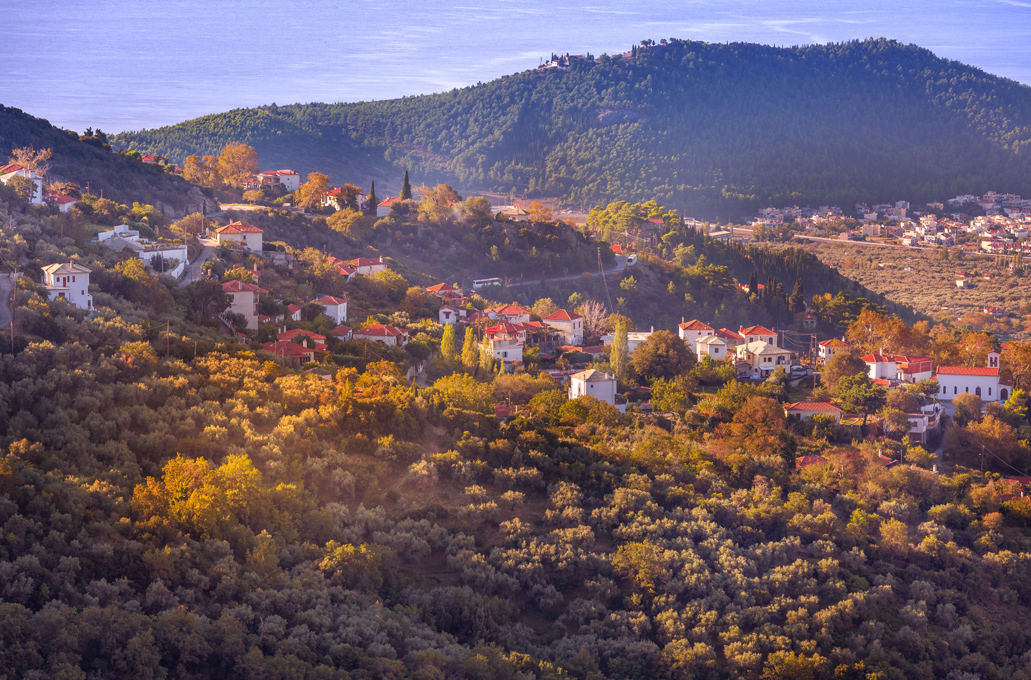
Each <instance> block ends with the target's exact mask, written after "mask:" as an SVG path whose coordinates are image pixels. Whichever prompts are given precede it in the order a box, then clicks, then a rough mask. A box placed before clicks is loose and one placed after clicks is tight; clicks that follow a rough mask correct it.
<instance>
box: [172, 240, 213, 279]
mask: <svg viewBox="0 0 1031 680" xmlns="http://www.w3.org/2000/svg"><path fill="white" fill-rule="evenodd" d="M197 240H198V241H200V244H201V245H202V246H203V248H201V251H200V255H198V256H197V259H195V260H194V261H193V262H191V263H190V264H189V265H187V267H186V271H185V272H183V278H182V279H180V280H179V287H180V288H181V287H183V286H188V285H190V284H191V283H193V282H194V281H200V280H201V265H202V264H204V263H205V262H207V261H208V260H209V259H211V254H212V253H213V252H215V247H216V246H217V245H218V243H217V242H216V241H215V240H214V239H208V238H199V239H197Z"/></svg>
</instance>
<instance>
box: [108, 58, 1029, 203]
mask: <svg viewBox="0 0 1031 680" xmlns="http://www.w3.org/2000/svg"><path fill="white" fill-rule="evenodd" d="M115 140H116V143H118V144H122V145H127V146H132V147H136V148H138V149H140V150H142V151H152V152H159V153H162V154H165V155H168V156H169V157H170V158H173V159H176V160H181V159H182V158H183V157H185V156H186V155H188V154H190V153H213V152H216V151H217V150H219V149H221V147H222V146H223V145H224V144H226V143H228V142H230V141H241V142H246V143H248V144H252V145H253V146H254V147H255V148H256V149H257V151H258V153H259V155H260V156H261V158H262V160H263V164H266V165H270V166H283V165H289V166H290V167H293V168H294V169H296V170H298V171H301V172H307V171H310V170H313V169H319V170H321V171H324V172H328V173H329V174H330V175H331V178H332V179H334V180H335V181H337V182H343V181H345V180H346V181H353V182H358V181H362V182H364V181H365V180H366V179H368V178H369V177H378V176H381V175H382V173H384V172H385V171H389V175H388V176H389V177H391V179H392V181H394V182H396V181H397V179H396V177H397V176H398V174H399V173H397V171H396V169H395V168H394V167H391V166H396V167H397V168H400V167H406V168H410V169H411V170H412V171H413V174H414V175H415V176H416V177H417V178H419V179H422V180H425V181H427V182H436V181H446V182H449V183H452V184H455V185H456V186H458V187H460V188H461V189H464V190H466V191H471V190H493V191H501V192H509V191H513V190H514V191H515V192H516V193H519V194H524V193H525V194H528V195H530V196H534V195H538V196H558V197H564V198H567V199H571V200H573V201H578V200H585V201H587V202H590V203H597V202H601V201H604V200H608V199H612V198H616V197H618V198H631V199H649V198H655V199H656V200H659V201H661V202H663V203H665V204H667V205H671V206H674V207H678V208H681V209H684V210H689V211H690V212H691V213H692V214H702V215H704V214H717V215H719V214H728V213H734V212H740V211H744V210H746V209H752V208H754V207H756V206H759V205H761V204H767V203H782V202H800V203H813V204H822V203H827V202H832V203H837V204H842V205H850V204H851V203H852V202H854V201H856V200H868V201H869V200H890V199H903V198H904V199H907V200H913V201H922V200H931V199H941V198H943V197H947V196H948V195H954V194H957V193H961V192H962V193H967V192H979V191H983V190H988V189H996V190H1001V191H1015V192H1027V193H1031V179H1029V178H1031V173H1029V172H1028V170H1029V169H1031V154H1029V153H1028V150H1029V147H1028V145H1029V144H1031V89H1029V88H1028V87H1025V86H1023V85H1020V84H1019V83H1016V82H1013V81H1010V80H1006V79H1002V78H997V77H994V76H991V75H989V74H986V73H984V72H983V71H980V70H978V69H975V68H972V67H969V66H965V65H963V64H960V63H957V62H953V61H948V60H944V59H939V58H937V57H936V56H935V55H934V54H932V53H931V52H929V51H928V50H925V49H921V48H919V47H916V46H908V45H902V44H899V43H897V42H893V41H888V40H869V41H865V42H849V43H843V44H832V45H821V46H808V47H796V48H775V47H768V46H762V45H754V44H744V43H735V44H728V45H713V44H706V43H698V42H687V41H674V42H671V43H669V44H658V45H651V46H648V47H642V48H638V49H636V50H635V51H634V53H633V54H629V55H623V56H617V57H608V56H607V55H601V56H600V57H597V58H595V57H587V58H585V59H572V60H571V62H570V67H569V69H568V70H562V69H557V68H552V69H547V70H532V71H525V72H523V73H518V74H515V75H513V76H509V77H505V78H501V79H499V80H495V81H493V82H490V83H486V84H480V85H476V86H473V87H467V88H463V89H455V90H452V91H451V92H445V93H441V94H434V95H426V96H418V97H407V98H402V99H396V100H391V101H382V102H362V103H353V104H298V105H292V106H275V105H271V106H268V107H263V108H261V109H244V110H235V111H230V112H228V113H224V114H219V115H213V116H207V117H204V118H199V119H196V120H192V121H187V122H184V123H181V124H179V125H175V126H172V127H167V128H161V129H158V130H144V131H140V132H134V133H125V134H121V135H118V136H117V137H116V138H115ZM386 188H387V189H392V190H397V188H398V187H396V186H390V185H389V184H388V185H387V187H386Z"/></svg>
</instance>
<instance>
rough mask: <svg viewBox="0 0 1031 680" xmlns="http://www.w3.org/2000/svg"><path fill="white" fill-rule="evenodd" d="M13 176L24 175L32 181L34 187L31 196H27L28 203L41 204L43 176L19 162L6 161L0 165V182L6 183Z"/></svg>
mask: <svg viewBox="0 0 1031 680" xmlns="http://www.w3.org/2000/svg"><path fill="white" fill-rule="evenodd" d="M15 177H24V178H25V179H28V180H31V181H32V183H33V184H34V185H35V187H36V188H35V190H34V191H33V192H32V196H31V197H30V198H29V203H31V204H32V205H42V204H43V178H42V177H40V176H39V175H37V174H36V171H35V170H30V169H29V168H26V167H25V166H24V165H21V164H19V163H8V164H7V165H4V166H0V182H3V183H4V184H7V183H9V182H11V181H12V180H13V179H14V178H15Z"/></svg>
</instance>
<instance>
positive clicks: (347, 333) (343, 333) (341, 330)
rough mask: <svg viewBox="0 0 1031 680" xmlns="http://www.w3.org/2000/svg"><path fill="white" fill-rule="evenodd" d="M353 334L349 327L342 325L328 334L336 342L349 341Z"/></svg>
mask: <svg viewBox="0 0 1031 680" xmlns="http://www.w3.org/2000/svg"><path fill="white" fill-rule="evenodd" d="M353 333H354V331H353V329H352V328H351V327H350V326H344V325H343V324H341V325H339V326H337V327H336V328H334V329H333V330H331V331H330V332H329V334H330V335H332V336H333V337H334V338H336V339H337V340H350V339H351V338H352V337H353Z"/></svg>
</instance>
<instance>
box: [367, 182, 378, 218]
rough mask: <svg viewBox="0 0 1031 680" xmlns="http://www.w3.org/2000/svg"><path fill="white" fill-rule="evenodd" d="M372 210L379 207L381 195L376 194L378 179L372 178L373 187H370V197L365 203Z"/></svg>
mask: <svg viewBox="0 0 1031 680" xmlns="http://www.w3.org/2000/svg"><path fill="white" fill-rule="evenodd" d="M365 205H366V206H368V208H369V211H370V212H376V209H377V208H379V196H377V195H376V180H372V187H370V188H369V198H368V199H367V200H366V203H365Z"/></svg>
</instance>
